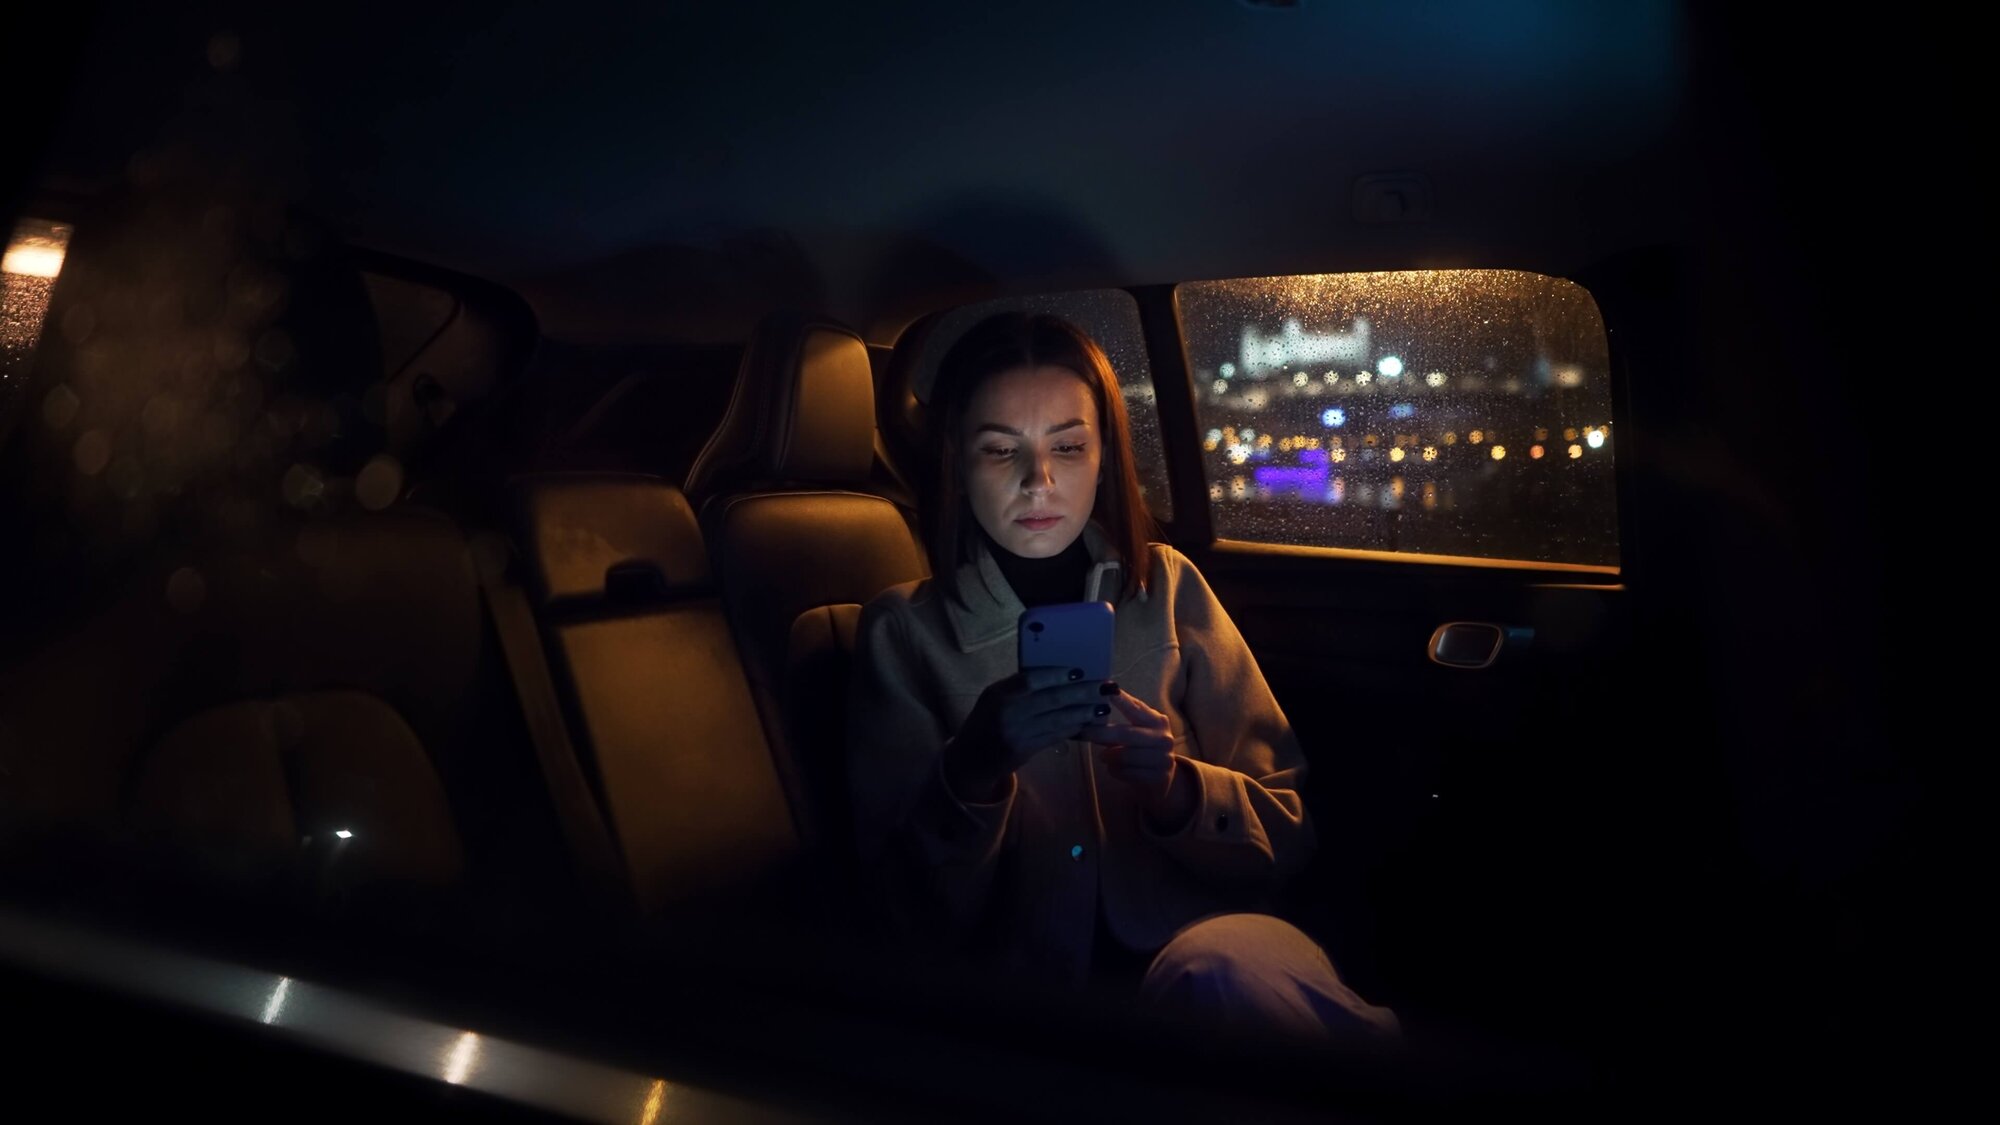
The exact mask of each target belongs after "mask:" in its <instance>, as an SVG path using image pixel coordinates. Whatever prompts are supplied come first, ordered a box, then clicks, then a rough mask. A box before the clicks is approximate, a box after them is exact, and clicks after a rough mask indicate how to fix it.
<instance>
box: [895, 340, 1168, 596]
mask: <svg viewBox="0 0 2000 1125" xmlns="http://www.w3.org/2000/svg"><path fill="white" fill-rule="evenodd" d="M1023 367H1061V368H1064V369H1066V370H1069V371H1072V372H1075V374H1076V377H1077V378H1079V379H1081V380H1083V382H1084V385H1085V386H1088V387H1089V388H1090V395H1091V398H1092V399H1094V400H1096V402H1097V418H1098V426H1099V428H1100V430H1101V440H1102V441H1103V443H1104V455H1103V460H1102V467H1101V472H1100V476H1099V478H1098V483H1097V499H1096V501H1095V503H1093V504H1092V506H1091V513H1090V518H1091V519H1092V520H1093V521H1095V522H1096V523H1098V524H1099V525H1100V526H1102V527H1103V528H1104V531H1105V533H1106V535H1107V537H1108V538H1109V539H1110V540H1111V544H1112V546H1113V547H1115V548H1116V549H1117V550H1118V553H1119V556H1120V558H1121V560H1122V561H1123V563H1124V567H1123V571H1124V583H1123V585H1122V587H1121V588H1120V590H1119V595H1118V599H1119V600H1120V601H1122V600H1124V599H1125V598H1128V597H1131V596H1132V595H1133V594H1134V593H1136V592H1138V591H1140V590H1143V589H1145V588H1146V578H1147V575H1148V573H1149V572H1150V571H1151V569H1152V566H1151V558H1150V555H1149V552H1148V549H1147V547H1148V544H1150V543H1151V542H1152V541H1153V540H1154V539H1157V538H1158V537H1159V528H1158V526H1157V525H1156V524H1155V523H1154V522H1153V517H1152V514H1151V513H1149V512H1148V511H1147V510H1146V501H1145V499H1144V498H1143V497H1142V496H1141V495H1140V492H1139V472H1138V467H1137V466H1136V465H1135V464H1134V462H1133V460H1132V430H1131V424H1130V423H1129V422H1128V421H1127V420H1126V417H1125V398H1124V396H1123V395H1122V394H1120V393H1119V390H1118V377H1117V375H1116V374H1115V373H1114V372H1113V371H1112V370H1111V361H1110V360H1109V359H1107V358H1105V355H1104V349H1103V348H1100V347H1098V346H1097V341H1095V340H1092V339H1091V338H1090V336H1089V335H1088V334H1086V333H1085V332H1084V331H1083V330H1082V329H1081V328H1078V327H1077V326H1076V325H1074V324H1071V323H1070V322H1069V321H1067V320H1064V319H1062V318H1061V317H1057V316H1050V315H1048V314H1046V313H1023V312H1006V313H997V314H995V315H993V316H990V317H987V318H986V319H985V320H982V321H980V322H979V323H978V324H975V325H973V326H972V327H971V328H970V329H968V330H967V331H966V333H965V335H963V336H961V337H959V338H958V340H957V342H956V343H954V344H952V346H951V350H949V351H947V352H946V353H945V355H944V359H943V360H941V361H940V362H939V363H938V370H937V379H936V380H935V381H934V383H933V384H932V389H931V394H930V416H931V418H932V421H933V430H932V435H933V438H934V439H935V441H936V445H937V452H938V478H937V479H938V485H937V490H936V492H935V493H934V494H933V502H932V504H931V505H930V509H931V512H932V518H931V520H930V529H929V534H928V535H927V536H926V537H925V539H926V544H925V545H926V547H927V548H928V549H929V552H930V560H931V578H932V580H933V581H935V582H936V583H937V584H938V587H939V589H941V590H943V591H944V592H945V593H946V594H947V595H949V596H951V597H954V598H955V597H958V596H959V595H958V568H959V566H960V565H962V564H964V563H966V562H968V561H970V560H971V559H972V558H973V557H974V556H973V545H974V544H975V543H976V542H977V541H978V536H979V522H978V520H976V519H974V518H973V515H972V506H971V503H970V502H969V501H968V500H967V499H966V495H965V480H964V465H963V460H962V457H963V452H964V451H963V449H962V447H961V442H962V440H963V432H962V431H963V430H964V428H965V410H966V405H967V404H968V403H970V402H971V401H972V396H973V394H974V392H976V391H977V390H978V389H979V387H980V385H981V384H983V383H985V382H986V380H988V379H990V378H992V377H993V376H995V375H998V374H1001V373H1002V372H1006V371H1014V370H1017V369H1019V368H1023Z"/></svg>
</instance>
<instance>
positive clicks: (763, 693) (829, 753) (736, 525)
mask: <svg viewBox="0 0 2000 1125" xmlns="http://www.w3.org/2000/svg"><path fill="white" fill-rule="evenodd" d="M879 448H880V445H879V440H878V438H877V435H876V429H875V385H874V377H873V374H872V372H871V370H870V364H869V356H868V350H867V346H866V345H865V343H864V342H863V341H862V339H861V338H860V337H859V336H858V335H856V334H855V333H854V332H853V331H851V330H850V329H848V328H846V327H844V326H842V325H840V324H838V323H835V322H833V321H830V320H826V319H822V318H814V317H806V316H800V315H797V314H791V313H779V314H774V315H772V316H771V317H768V318H766V320H765V321H764V322H763V323H761V324H760V325H759V326H758V329H757V332H756V333H755V335H754V337H753V338H752V339H751V341H750V343H749V346H748V347H747V348H746V349H745V351H744V355H743V360H742V363H741V366H740V369H739V371H738V374H737V383H736V388H735V393H734V396H733V397H732V398H731V400H730V403H729V407H728V409H727V411H726V412H725V413H724V415H723V418H722V421H721V423H720V424H719V425H718V426H717V428H716V431H715V434H714V436H713V437H711V438H710V440H709V442H708V444H707V446H706V447H704V449H703V450H702V452H701V455H700V456H699V457H698V458H697V459H696V461H695V464H694V467H693V468H692V469H691V470H690V472H689V474H688V480H687V494H688V497H689V499H690V500H692V501H693V502H694V503H695V504H696V505H697V510H698V511H699V512H700V513H701V521H702V526H703V529H704V531H705V532H706V534H707V537H708V545H709V551H710V555H711V557H712V558H713V559H714V560H715V572H716V576H717V578H718V580H719V581H720V583H721V586H722V593H723V600H724V603H725V605H726V606H727V608H728V612H729V618H730V621H731V622H732V624H733V625H734V626H735V629H736V635H737V638H738V642H739V645H740V647H741V649H742V652H743V659H744V667H745V670H746V671H747V672H748V674H749V678H750V684H751V688H752V690H753V692H754V693H755V696H756V700H757V704H758V707H759V710H760V713H761V714H762V716H763V720H764V729H765V731H766V733H767V735H768V736H769V738H770V740H771V744H772V746H773V748H774V750H775V751H776V755H777V760H778V761H779V763H780V765H781V767H782V768H783V770H784V775H785V782H786V785H787V788H788V789H789V790H790V792H791V794H792V798H793V806H794V808H795V810H796V811H797V814H798V817H799V822H800V828H801V831H802V833H803V834H804V835H805V836H806V838H807V839H809V840H814V841H819V842H823V843H826V844H828V845H830V850H829V851H828V852H827V854H829V855H831V856H833V857H837V858H838V859H839V860H841V861H843V862H844V860H845V858H846V857H847V856H848V855H849V853H850V852H851V848H852V837H851V828H850V821H849V817H848V815H847V812H846V803H847V802H846V793H845V780H844V776H845V771H844V759H845V746H844V742H843V739H844V734H843V731H844V728H845V724H844V712H843V709H842V706H843V702H844V699H845V688H846V680H847V667H848V663H847V659H848V655H849V654H850V653H851V651H852V641H853V625H854V619H855V616H856V615H857V614H858V612H859V607H860V606H861V605H863V604H865V603H866V602H868V601H869V600H870V599H872V598H874V597H875V595H877V594H879V593H881V592H882V591H883V590H885V589H887V588H889V587H890V586H893V585H896V584H897V583H901V582H906V581H910V580H912V579H917V578H922V577H924V576H925V574H926V566H925V562H924V555H923V552H922V550H921V549H920V547H919V545H918V542H917V539H916V536H915V534H914V532H913V531H912V528H911V523H910V519H909V515H908V513H906V511H905V510H904V509H903V508H901V507H899V506H898V505H897V504H895V503H894V502H892V501H891V500H889V499H887V498H885V497H884V496H883V495H881V493H880V491H879V490H878V485H877V482H879V481H880V480H881V479H882V478H881V476H880V467H879V465H878V462H877V451H878V449H879Z"/></svg>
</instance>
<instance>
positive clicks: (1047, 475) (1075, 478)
mask: <svg viewBox="0 0 2000 1125" xmlns="http://www.w3.org/2000/svg"><path fill="white" fill-rule="evenodd" d="M959 439H960V442H961V443H962V444H961V448H962V449H963V450H964V453H963V459H962V464H961V469H962V471H963V472H964V474H965V494H966V498H967V499H968V500H969V501H971V504H972V515H973V518H975V519H977V520H978V521H979V526H980V527H983V528H985V529H986V534H988V535H990V536H992V537H993V541H994V542H995V543H998V544H1000V545H1001V546H1002V547H1005V548H1007V549H1008V550H1009V551H1012V552H1014V553H1015V554H1017V555H1020V556H1022V557H1023V558H1030V559H1045V558H1048V557H1049V556H1051V555H1057V554H1061V553H1062V552H1063V550H1064V549H1065V548H1067V547H1068V546H1069V545H1070V544H1071V543H1073V542H1075V541H1076V537H1077V536H1079V535H1081V534H1083V525H1084V524H1086V523H1088V522H1089V521H1090V511H1091V508H1092V507H1093V506H1094V505H1095V504H1096V503H1097V478H1098V467H1099V466H1100V465H1101V464H1102V463H1103V459H1104V443H1103V441H1102V440H1101V439H1102V435H1101V434H1100V433H1099V431H1098V417H1097V401H1096V399H1094V398H1093V397H1092V396H1091V393H1090V388H1089V386H1088V385H1086V384H1085V383H1084V381H1083V378H1082V376H1079V375H1078V374H1076V373H1075V372H1074V371H1071V370H1069V369H1068V368H1066V367H1017V368H1015V369H1013V370H1011V371H1003V372H1001V373H1000V374H998V375H995V376H993V377H992V378H990V379H988V380H986V381H985V382H984V383H982V384H980V386H979V389H978V390H976V391H974V392H973V395H972V399H971V401H970V402H968V403H967V404H966V410H965V430H964V432H963V433H961V434H960V435H959Z"/></svg>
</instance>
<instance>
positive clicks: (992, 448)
mask: <svg viewBox="0 0 2000 1125" xmlns="http://www.w3.org/2000/svg"><path fill="white" fill-rule="evenodd" d="M980 452H981V453H984V454H985V455H987V456H988V457H991V458H993V459H994V460H1004V459H1006V458H1008V457H1012V456H1013V455H1014V451H1013V450H1011V449H1003V448H1001V447H1000V446H997V445H989V446H987V447H986V448H984V449H982V450H980Z"/></svg>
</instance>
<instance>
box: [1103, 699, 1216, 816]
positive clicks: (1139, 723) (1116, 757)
mask: <svg viewBox="0 0 2000 1125" xmlns="http://www.w3.org/2000/svg"><path fill="white" fill-rule="evenodd" d="M1111 702H1112V703H1113V704H1114V705H1115V706H1116V707H1117V709H1118V711H1119V712H1120V713H1121V714H1123V715H1124V716H1125V721H1124V722H1122V723H1119V722H1106V721H1103V720H1100V721H1098V722H1095V723H1092V724H1090V725H1089V726H1086V727H1085V728H1084V729H1083V730H1082V731H1081V732H1080V733H1079V734H1078V735H1077V737H1078V738H1081V739H1084V740H1085V741H1088V742H1095V743H1099V744H1101V745H1102V746H1103V747H1104V752H1103V758H1104V764H1105V766H1106V767H1107V768H1108V769H1109V770H1110V773H1111V776H1112V777H1113V778H1116V779H1117V780H1119V781H1121V782H1124V783H1125V784H1126V785H1129V786H1131V787H1132V788H1133V790H1134V792H1135V793H1136V794H1137V796H1138V798H1139V803H1140V807H1141V808H1143V809H1144V810H1145V813H1146V819H1147V820H1149V821H1151V822H1152V825H1153V828H1154V829H1155V830H1156V831H1162V832H1171V831H1173V830H1174V829H1176V828H1178V827H1180V826H1181V825H1183V824H1186V823H1187V820H1188V818H1189V817H1191V816H1193V815H1194V809H1195V804H1196V802H1197V801H1198V800H1199V799H1200V796H1201V794H1200V792H1199V791H1198V790H1197V789H1196V788H1195V778H1194V771H1193V770H1192V769H1188V768H1185V767H1182V766H1179V765H1178V764H1177V763H1178V761H1179V759H1177V758H1176V757H1175V756H1174V732H1173V724H1172V723H1171V722H1170V721H1169V720H1168V719H1167V716H1166V715H1165V714H1164V713H1162V712H1159V711H1155V710H1153V708H1152V707H1150V706H1148V705H1147V703H1146V701H1145V700H1143V699H1140V698H1138V697H1137V696H1135V695H1132V694H1131V693H1130V692H1125V691H1120V692H1119V693H1118V694H1117V695H1115V696H1112V697H1111Z"/></svg>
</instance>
